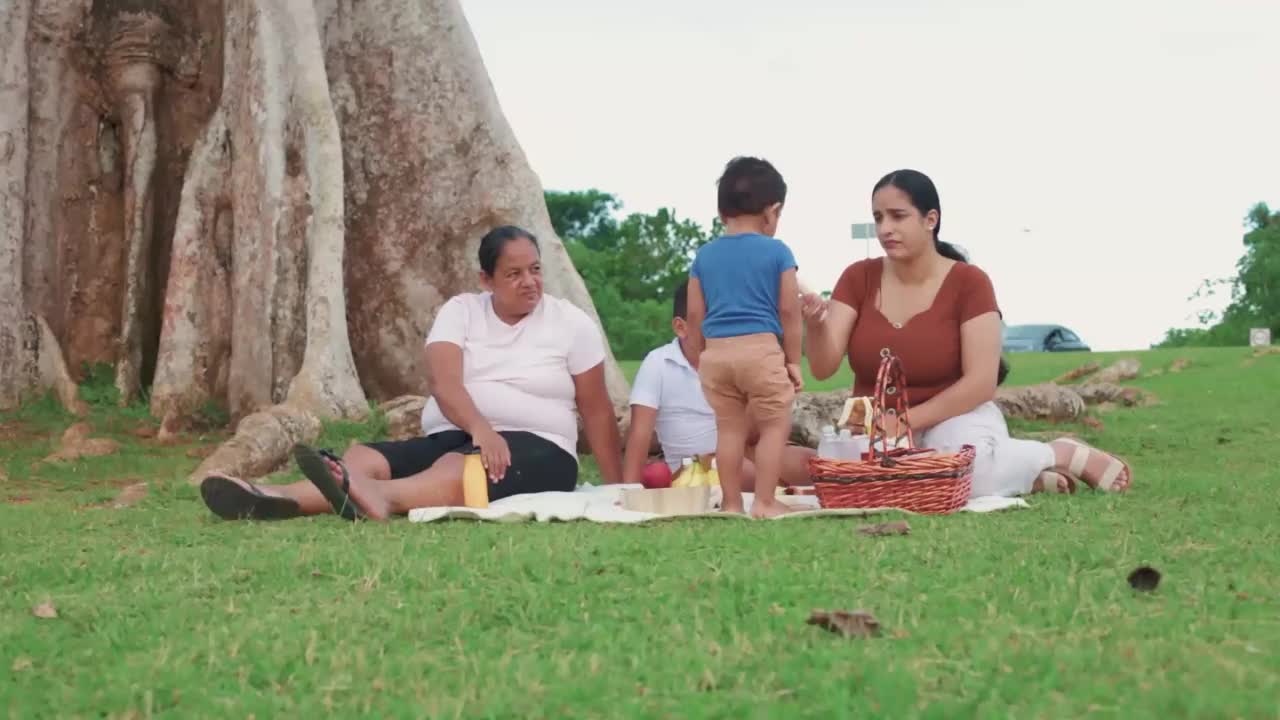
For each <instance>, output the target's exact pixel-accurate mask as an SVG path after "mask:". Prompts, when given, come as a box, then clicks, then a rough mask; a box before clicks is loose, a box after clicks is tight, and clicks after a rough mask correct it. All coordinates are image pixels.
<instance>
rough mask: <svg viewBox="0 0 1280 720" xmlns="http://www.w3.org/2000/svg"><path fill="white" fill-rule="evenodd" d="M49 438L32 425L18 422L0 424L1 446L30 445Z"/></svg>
mask: <svg viewBox="0 0 1280 720" xmlns="http://www.w3.org/2000/svg"><path fill="white" fill-rule="evenodd" d="M48 437H49V435H48V434H47V433H43V432H39V431H38V430H36V429H35V428H33V427H31V426H30V425H28V424H26V423H24V422H21V421H18V420H11V421H9V422H0V446H2V445H28V444H31V443H33V442H41V441H44V440H47V439H48Z"/></svg>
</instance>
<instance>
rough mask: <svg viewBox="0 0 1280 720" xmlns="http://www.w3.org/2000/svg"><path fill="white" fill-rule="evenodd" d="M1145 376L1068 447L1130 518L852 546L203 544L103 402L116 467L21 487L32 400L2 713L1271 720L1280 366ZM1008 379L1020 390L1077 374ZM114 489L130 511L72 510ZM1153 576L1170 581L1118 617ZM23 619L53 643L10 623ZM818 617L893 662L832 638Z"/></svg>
mask: <svg viewBox="0 0 1280 720" xmlns="http://www.w3.org/2000/svg"><path fill="white" fill-rule="evenodd" d="M1130 354H1132V353H1130ZM1136 355H1137V356H1138V357H1140V358H1141V360H1142V362H1143V364H1144V371H1145V370H1150V369H1152V368H1157V367H1167V366H1168V365H1169V364H1170V363H1171V362H1172V361H1173V360H1174V359H1176V358H1188V359H1190V360H1192V365H1191V366H1190V367H1189V368H1188V369H1186V370H1185V371H1183V372H1181V373H1176V374H1171V373H1165V374H1162V375H1160V376H1157V377H1149V378H1143V379H1140V380H1139V381H1137V382H1136V383H1135V384H1137V385H1140V386H1142V387H1144V388H1146V389H1148V390H1150V391H1151V392H1153V393H1155V394H1156V395H1157V396H1158V397H1159V398H1160V399H1161V401H1162V402H1161V404H1159V405H1157V406H1153V407H1148V408H1141V409H1133V410H1117V411H1114V412H1111V413H1107V414H1105V415H1103V416H1102V419H1103V421H1104V423H1105V427H1104V428H1103V429H1102V430H1101V431H1098V430H1094V429H1091V428H1088V427H1084V426H1070V427H1062V428H1059V429H1061V430H1070V431H1074V432H1078V433H1080V434H1081V435H1082V436H1084V437H1085V438H1086V439H1088V440H1091V441H1094V442H1097V443H1100V444H1102V445H1104V446H1106V447H1108V448H1111V449H1114V450H1115V451H1117V452H1119V453H1122V454H1124V455H1126V456H1127V457H1128V458H1129V459H1130V460H1131V461H1132V462H1133V463H1134V465H1135V470H1136V487H1135V489H1134V491H1133V492H1132V493H1131V494H1129V495H1128V496H1125V497H1111V496H1098V495H1094V494H1091V493H1085V494H1083V495H1080V496H1077V497H1070V498H1064V497H1052V498H1033V499H1032V504H1033V505H1034V509H1032V510H1027V511H1018V512H1009V513H1002V514H995V515H986V516H973V515H967V514H962V515H957V516H953V517H945V518H926V517H914V518H911V520H910V522H911V527H912V533H911V535H910V536H907V537H887V538H874V539H873V538H867V537H863V536H860V535H857V534H855V533H854V528H855V527H856V526H857V525H858V523H857V522H852V521H845V520H841V521H834V520H813V521H800V522H790V521H789V522H782V523H737V522H734V523H726V522H708V521H690V522H678V523H670V524H666V525H661V526H655V527H646V528H634V527H605V526H595V525H589V524H572V525H564V524H562V525H536V524H529V525H518V526H500V525H480V524H469V523H452V524H440V525H436V524H432V525H414V524H410V523H407V522H394V523H390V524H384V525H374V524H362V525H358V526H353V525H349V524H345V523H343V522H341V521H339V520H337V519H335V518H333V517H321V518H313V519H307V520H301V521H294V522H289V523H282V524H250V523H226V522H220V521H217V520H216V519H215V518H213V517H212V516H211V515H210V514H209V513H208V512H207V511H206V510H205V509H204V508H203V506H202V505H201V504H200V502H199V499H198V496H197V493H196V491H195V490H193V489H191V488H189V487H187V486H185V485H184V484H183V483H182V482H181V479H182V477H183V476H184V475H185V473H187V472H189V471H190V470H191V469H192V468H193V467H194V466H195V464H196V463H197V462H198V460H196V459H193V458H189V457H187V452H189V451H190V450H191V449H193V448H197V447H200V446H202V445H203V444H207V443H208V442H213V441H216V440H218V439H220V437H221V436H220V435H219V434H218V433H216V432H212V433H210V434H209V436H207V437H203V438H202V437H199V436H193V437H191V438H187V439H185V442H184V444H181V445H178V446H174V447H165V448H160V447H156V446H155V444H154V443H153V442H152V441H148V440H143V439H139V438H137V437H135V436H134V435H133V432H134V429H135V428H136V427H137V426H138V425H140V424H142V425H146V424H148V423H150V421H149V420H148V419H147V418H146V416H145V413H144V412H143V411H142V410H141V409H139V408H127V409H124V410H119V409H114V408H112V407H111V403H110V402H108V401H109V400H110V398H107V397H102V398H98V399H97V402H96V404H95V407H94V410H93V416H92V418H91V419H92V422H93V423H94V426H95V428H97V429H98V431H99V432H98V433H97V434H100V435H106V436H110V437H114V438H116V439H118V440H120V441H121V442H122V443H123V444H124V446H123V449H122V451H121V452H120V453H119V454H117V455H115V456H111V457H107V458H100V459H92V460H84V461H78V462H75V463H70V464H68V465H66V466H56V467H55V466H46V465H42V466H38V467H36V468H32V467H31V464H32V463H33V462H35V461H37V460H39V459H40V458H42V457H44V456H45V455H47V454H48V453H49V452H50V451H51V448H52V447H53V445H54V442H55V441H56V437H55V436H56V434H57V433H60V432H61V431H62V430H63V429H64V428H65V427H66V426H67V425H68V424H69V423H70V418H67V417H66V416H65V415H63V414H62V413H61V412H60V411H59V410H58V409H57V408H56V407H55V406H54V405H53V404H52V403H51V402H49V401H47V400H46V401H43V402H41V403H37V404H34V405H32V406H30V407H28V408H25V409H24V410H23V411H22V412H21V413H19V414H18V415H17V416H11V417H8V418H4V419H3V420H4V422H3V425H0V427H3V428H4V430H0V453H3V455H0V467H2V468H4V469H5V470H6V471H7V472H8V475H9V477H10V479H9V481H8V482H7V483H4V484H0V528H3V531H4V534H3V540H2V541H0V713H2V712H4V711H7V712H8V714H9V715H10V716H12V717H22V718H33V717H55V716H56V717H89V716H93V717H129V716H132V717H151V716H168V717H241V718H243V717H248V716H256V717H304V716H314V715H320V714H323V715H330V714H332V715H340V716H346V717H350V716H354V715H356V714H357V713H360V714H368V715H374V716H387V717H392V716H394V717H439V716H444V717H455V716H466V717H495V718H496V717H557V718H559V717H568V718H577V717H601V718H605V717H619V716H644V717H672V718H684V717H731V718H740V717H787V718H790V717H820V718H828V717H854V716H878V717H895V718H903V717H938V718H952V717H973V716H980V717H998V718H1005V717H1017V718H1031V717H1079V716H1084V715H1099V716H1107V717H1124V718H1129V717H1161V718H1164V717H1195V718H1209V717H1212V718H1219V717H1222V718H1228V717H1245V718H1260V717H1276V716H1277V715H1280V700H1278V698H1280V552H1278V551H1277V545H1278V544H1280V523H1278V522H1277V513H1278V511H1280V492H1278V491H1277V485H1278V483H1277V481H1278V480H1280V473H1278V471H1277V470H1276V467H1277V461H1278V460H1280V452H1277V448H1278V447H1280V430H1278V429H1277V424H1276V423H1275V420H1274V418H1275V413H1276V407H1277V400H1276V398H1277V394H1278V393H1277V391H1278V390H1280V356H1269V357H1264V358H1259V359H1257V360H1256V361H1252V362H1247V361H1246V356H1247V351H1246V350H1244V349H1223V350H1183V351H1177V352H1151V353H1140V354H1136ZM1011 359H1012V362H1013V368H1014V370H1013V372H1014V374H1013V376H1012V377H1011V379H1010V382H1011V383H1029V382H1036V381H1041V380H1046V379H1049V378H1052V377H1054V376H1056V375H1058V374H1059V373H1061V372H1062V371H1065V370H1067V369H1070V368H1071V367H1074V366H1076V365H1078V364H1080V363H1081V362H1083V361H1084V360H1085V359H1086V358H1085V357H1084V356H1080V355H1071V356H1064V355H1036V356H1031V355H1025V356H1024V355H1019V356H1013V357H1012V358H1011ZM1101 359H1102V360H1104V361H1106V360H1109V359H1111V358H1106V357H1104V358H1101ZM847 383H848V378H847V377H845V378H837V379H835V380H833V381H832V382H831V383H830V385H829V386H832V387H839V386H843V385H847ZM378 422H379V421H374V424H373V425H372V426H370V427H365V426H357V425H348V426H342V427H334V428H331V429H330V430H329V431H328V432H329V435H328V437H327V438H326V442H328V443H330V444H332V445H337V446H342V445H343V444H345V441H347V440H349V439H351V438H353V437H360V436H361V434H362V433H366V432H377V424H378ZM1020 427H1025V428H1026V429H1031V426H1029V425H1028V426H1020ZM588 467H589V463H588ZM126 478H144V479H146V480H147V481H149V482H150V484H151V492H150V494H149V496H148V497H147V498H146V499H145V500H144V501H143V502H142V503H140V504H139V505H137V506H135V507H132V508H128V509H122V510H111V509H96V508H91V507H87V506H88V505H90V504H92V503H97V502H101V501H102V500H103V499H105V498H106V497H110V495H111V493H112V492H113V488H114V487H115V486H117V485H119V484H121V483H122V482H123V479H126ZM15 498H16V499H18V500H19V502H15ZM26 499H29V500H26ZM1144 563H1150V564H1152V565H1153V566H1155V567H1157V568H1158V569H1159V570H1160V571H1161V572H1162V573H1163V575H1164V579H1163V582H1162V583H1161V585H1160V587H1159V589H1158V590H1157V591H1156V592H1153V593H1149V594H1136V593H1134V592H1133V591H1132V590H1130V588H1129V587H1128V585H1127V584H1126V582H1125V577H1126V575H1127V574H1128V573H1129V571H1130V570H1132V569H1133V568H1134V567H1136V566H1138V565H1140V564H1144ZM45 601H50V602H52V603H53V604H54V605H55V606H56V607H57V609H58V613H59V617H58V618H57V619H53V620H45V619H38V618H35V617H33V616H32V612H31V609H32V607H33V606H35V605H37V604H39V603H42V602H45ZM815 608H829V609H834V608H847V609H857V608H865V609H867V610H870V611H871V612H873V613H874V614H875V615H876V616H877V617H878V618H879V619H880V620H881V622H882V623H883V625H884V628H885V635H884V636H883V637H881V638H877V639H866V640H847V639H842V638H839V637H837V636H834V635H831V634H828V633H826V632H823V631H821V630H819V629H817V628H815V627H812V626H808V625H806V624H805V622H804V621H805V618H806V617H807V616H808V614H809V611H810V610H812V609H815Z"/></svg>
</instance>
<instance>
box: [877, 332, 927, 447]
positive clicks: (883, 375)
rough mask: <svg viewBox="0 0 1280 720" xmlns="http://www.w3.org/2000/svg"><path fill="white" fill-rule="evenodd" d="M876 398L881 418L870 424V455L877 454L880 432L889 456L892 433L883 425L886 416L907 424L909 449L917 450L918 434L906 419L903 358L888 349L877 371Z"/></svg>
mask: <svg viewBox="0 0 1280 720" xmlns="http://www.w3.org/2000/svg"><path fill="white" fill-rule="evenodd" d="M875 400H876V409H877V413H876V414H877V416H878V417H877V418H876V422H875V423H873V424H872V426H871V430H872V432H871V437H870V441H871V455H872V456H873V457H874V456H875V452H876V450H875V447H876V436H877V435H879V437H880V438H881V440H883V447H884V451H883V453H882V456H883V457H887V456H888V454H889V433H888V431H886V430H885V428H884V416H886V415H894V416H895V417H897V419H898V424H899V427H900V428H901V427H902V426H903V425H905V426H906V431H907V448H908V449H915V446H916V443H915V435H914V434H913V433H912V431H911V422H910V421H909V420H908V419H907V407H908V401H907V375H906V373H905V372H904V371H903V369H902V360H901V359H899V358H898V356H897V355H894V354H893V353H891V352H889V351H888V350H887V349H886V350H884V351H882V352H881V354H880V370H879V372H877V373H876V392H875ZM877 431H878V432H877ZM895 439H896V438H895Z"/></svg>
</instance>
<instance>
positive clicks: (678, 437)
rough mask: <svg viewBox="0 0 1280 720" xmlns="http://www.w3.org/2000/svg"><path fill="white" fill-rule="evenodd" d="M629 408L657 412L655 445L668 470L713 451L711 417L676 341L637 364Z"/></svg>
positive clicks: (713, 419)
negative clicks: (684, 460) (684, 461)
mask: <svg viewBox="0 0 1280 720" xmlns="http://www.w3.org/2000/svg"><path fill="white" fill-rule="evenodd" d="M631 404H632V405H643V406H644V407H650V408H654V409H656V410H657V411H658V424H657V431H658V442H659V443H660V444H661V445H662V457H663V459H665V460H666V461H667V464H668V465H670V466H671V467H672V469H675V467H676V466H677V465H679V464H680V460H681V459H683V458H687V457H693V456H694V455H704V454H706V453H713V452H715V451H716V416H715V413H714V412H713V411H712V410H711V406H710V405H708V404H707V398H706V396H705V395H703V394H702V382H701V381H700V380H699V379H698V371H697V370H695V369H694V368H693V366H692V365H690V364H689V360H688V359H687V358H686V357H685V356H684V352H683V351H682V350H681V349H680V340H679V339H678V338H677V339H675V340H672V341H671V342H670V343H667V344H666V345H663V346H662V347H659V348H657V349H655V350H653V351H651V352H650V353H649V354H648V355H646V356H645V358H644V362H642V363H640V369H639V370H637V371H636V379H635V382H633V383H632V385H631Z"/></svg>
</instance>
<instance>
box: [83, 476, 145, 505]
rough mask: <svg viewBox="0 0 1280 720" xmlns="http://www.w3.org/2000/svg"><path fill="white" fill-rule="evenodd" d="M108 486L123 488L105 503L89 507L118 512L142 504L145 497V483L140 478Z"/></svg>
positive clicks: (119, 481) (113, 482) (127, 479)
mask: <svg viewBox="0 0 1280 720" xmlns="http://www.w3.org/2000/svg"><path fill="white" fill-rule="evenodd" d="M108 484H111V485H116V486H117V487H120V486H123V487H122V489H121V490H120V492H119V493H117V494H116V496H115V497H114V498H112V499H110V500H108V501H106V502H103V503H96V504H93V505H89V507H90V508H93V509H101V510H106V509H110V510H120V509H123V508H127V507H133V506H134V505H137V504H138V503H140V502H142V501H143V500H144V499H146V497H147V483H146V481H145V480H142V479H140V478H125V479H123V480H117V481H112V482H109V483H108Z"/></svg>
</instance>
